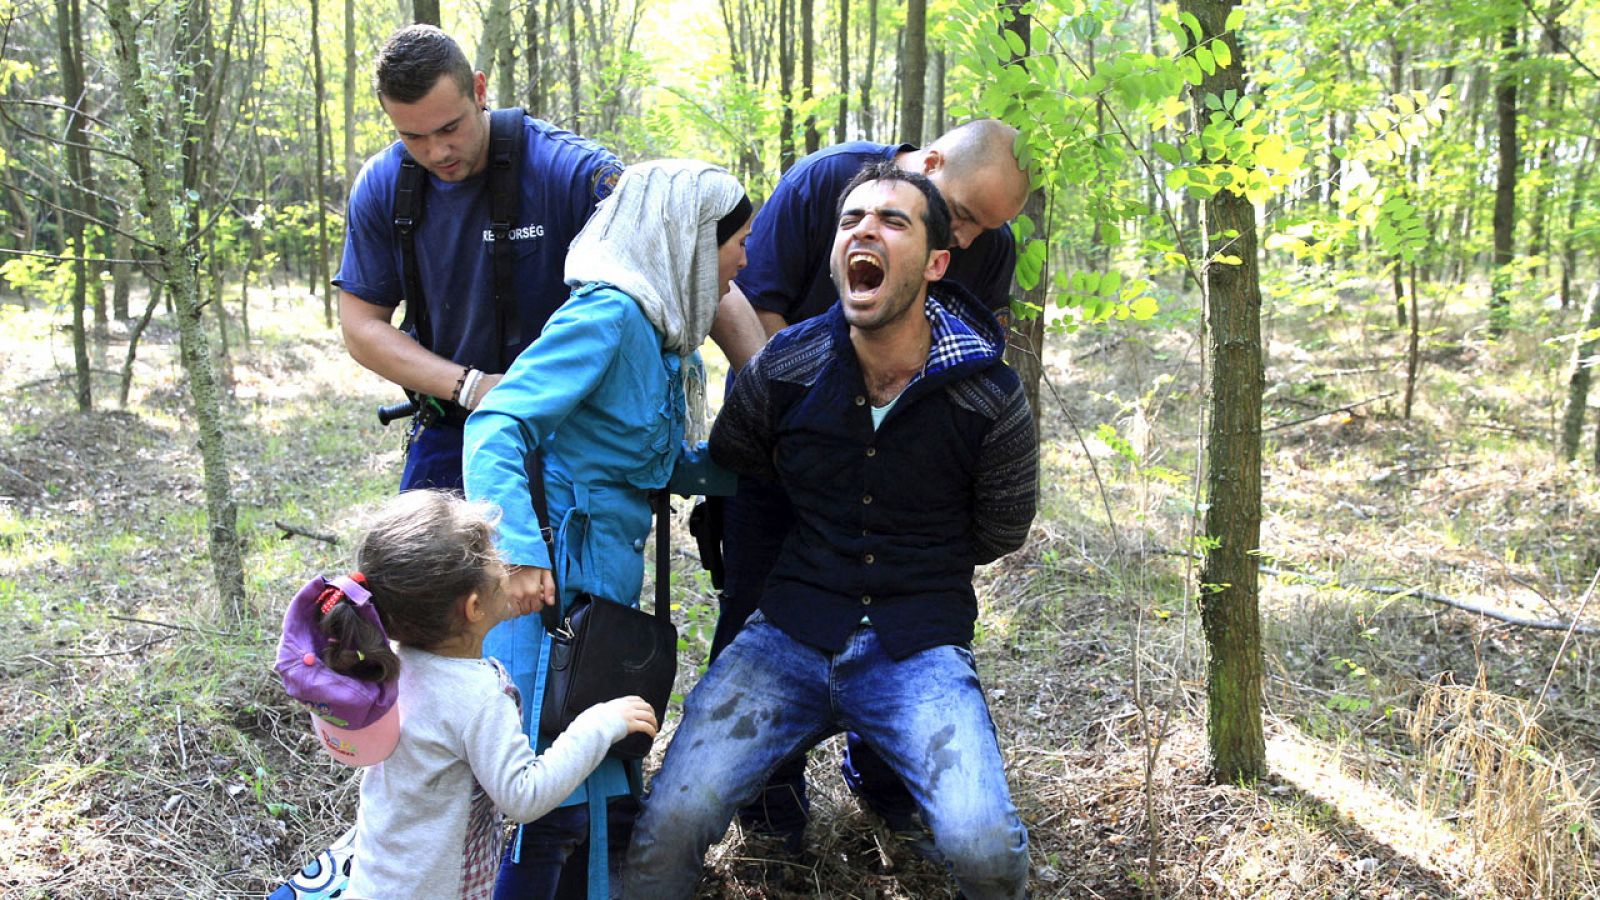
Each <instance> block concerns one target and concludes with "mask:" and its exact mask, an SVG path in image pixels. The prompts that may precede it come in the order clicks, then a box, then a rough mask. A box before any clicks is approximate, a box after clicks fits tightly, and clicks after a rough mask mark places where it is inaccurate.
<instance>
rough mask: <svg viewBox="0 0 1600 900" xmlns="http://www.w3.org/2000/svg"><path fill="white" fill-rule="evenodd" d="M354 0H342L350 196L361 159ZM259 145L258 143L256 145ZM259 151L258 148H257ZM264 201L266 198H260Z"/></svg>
mask: <svg viewBox="0 0 1600 900" xmlns="http://www.w3.org/2000/svg"><path fill="white" fill-rule="evenodd" d="M358 65H359V62H358V61H357V60H356V0H344V196H345V199H347V200H348V199H349V197H350V187H351V185H353V184H355V180H356V173H357V172H358V171H360V167H361V160H359V159H356V67H357V66H358ZM257 146H258V147H259V143H258V145H257ZM257 152H258V153H259V152H260V151H259V149H258V150H257ZM261 199H262V201H263V202H265V200H266V198H265V197H262V198H261Z"/></svg>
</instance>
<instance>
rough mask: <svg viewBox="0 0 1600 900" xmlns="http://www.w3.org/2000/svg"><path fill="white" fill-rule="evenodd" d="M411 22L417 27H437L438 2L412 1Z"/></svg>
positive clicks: (431, 0) (436, 0)
mask: <svg viewBox="0 0 1600 900" xmlns="http://www.w3.org/2000/svg"><path fill="white" fill-rule="evenodd" d="M411 21H413V22H415V23H416V24H418V25H432V26H434V27H435V28H437V27H438V26H439V0H412V2H411Z"/></svg>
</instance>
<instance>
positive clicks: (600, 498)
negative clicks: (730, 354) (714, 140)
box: [463, 160, 751, 898]
mask: <svg viewBox="0 0 1600 900" xmlns="http://www.w3.org/2000/svg"><path fill="white" fill-rule="evenodd" d="M750 216H751V206H750V201H749V199H748V198H747V197H746V196H745V194H744V190H743V188H741V187H740V185H739V182H738V181H737V180H736V179H735V178H734V177H733V176H731V175H729V174H728V173H727V172H725V171H723V170H722V169H719V168H717V167H715V166H712V165H709V164H707V163H701V162H693V161H686V160H663V161H658V162H650V163H643V164H640V165H637V166H632V167H629V168H628V169H626V170H624V172H623V174H622V178H621V180H620V181H619V182H618V183H617V187H616V190H615V192H614V193H612V195H611V196H610V197H608V198H606V199H605V200H604V201H602V202H601V203H600V205H599V206H598V207H597V208H596V209H595V212H594V215H593V216H592V217H591V218H590V219H589V223H588V225H587V226H585V228H584V229H583V231H582V232H581V233H580V234H579V235H578V237H577V238H576V239H575V240H574V241H573V242H572V246H571V248H570V249H569V251H568V254H567V271H566V281H567V284H568V285H570V286H572V288H573V291H572V296H571V297H570V298H569V299H568V300H567V302H566V303H565V304H564V305H562V307H561V308H560V309H559V310H557V311H556V313H555V315H554V316H552V317H551V318H550V321H549V323H548V324H546V325H545V327H544V331H543V333H542V334H541V335H540V336H539V339H538V340H536V341H534V342H533V344H532V345H530V346H529V347H528V349H526V350H524V351H523V352H522V355H521V356H519V357H518V358H517V360H516V362H515V363H514V364H513V365H512V366H511V369H510V371H508V372H507V373H506V375H505V378H504V379H503V380H502V381H501V382H500V383H499V384H498V385H496V386H495V388H494V390H492V391H490V392H489V394H488V395H487V396H486V397H485V398H484V399H483V401H482V402H481V403H480V404H479V406H478V409H477V411H476V412H474V413H473V414H472V416H471V418H469V419H468V420H467V426H466V441H465V464H464V466H463V472H464V475H465V481H466V492H467V496H468V497H470V498H472V499H474V500H487V501H490V502H493V503H495V504H497V505H498V506H499V507H500V509H501V510H502V511H503V518H502V519H501V520H500V526H499V536H498V544H499V549H500V552H501V554H502V556H504V558H505V560H506V562H507V563H509V564H510V565H511V566H512V567H513V568H512V571H511V575H510V576H509V579H508V585H507V589H508V591H509V592H510V595H511V600H512V602H513V603H514V604H516V606H517V608H518V609H519V610H521V611H523V612H531V611H534V610H537V609H540V608H541V607H543V606H547V605H550V604H552V603H554V602H556V598H555V596H554V591H553V588H552V579H551V572H550V570H551V569H552V567H554V568H555V571H556V574H557V575H559V578H557V579H555V581H556V583H558V584H559V587H560V592H561V600H562V606H563V608H564V607H565V606H566V605H567V604H570V603H571V602H572V600H573V598H574V597H576V596H577V595H578V594H584V593H587V594H590V595H593V596H595V597H604V598H607V599H609V600H614V601H618V602H623V603H629V604H631V605H637V604H638V597H639V591H640V588H641V587H642V586H643V582H644V554H643V549H644V545H645V537H646V535H647V534H648V533H649V531H650V504H649V497H648V492H649V491H651V490H654V489H657V488H661V487H664V486H665V485H666V484H667V481H668V478H669V477H670V476H671V474H672V469H673V465H674V463H675V461H676V460H677V459H678V456H679V449H680V447H682V446H683V445H684V443H685V439H686V438H687V439H688V441H689V442H690V443H691V445H692V443H693V442H694V441H697V440H698V439H699V438H701V437H702V436H703V432H704V429H705V421H704V419H705V375H704V372H703V370H702V369H701V367H700V360H699V356H698V354H697V353H696V350H697V348H698V347H699V346H700V344H701V343H703V342H704V341H705V338H706V335H707V333H708V332H709V331H710V329H711V322H712V318H713V317H714V315H715V313H716V310H717V303H718V301H719V299H720V298H721V297H722V295H723V294H724V293H726V292H727V290H728V282H729V281H730V280H731V279H732V278H733V276H734V275H735V274H737V273H738V271H739V270H740V269H742V268H743V267H744V264H745V255H744V241H745V236H746V235H747V234H749V232H750ZM535 449H537V450H539V451H540V453H542V455H543V460H544V481H545V493H546V497H547V502H548V506H549V516H550V524H551V526H552V527H553V528H554V529H555V532H556V540H555V558H554V559H553V560H552V559H551V558H550V554H549V553H548V552H547V551H546V548H545V543H544V540H543V538H542V537H541V535H540V531H539V523H538V519H537V517H536V516H535V514H534V512H533V509H532V506H531V504H530V503H529V492H528V481H527V475H526V474H525V470H524V468H523V460H524V457H525V455H526V454H527V453H528V452H530V451H532V450H535ZM548 648H549V639H548V635H547V634H546V632H545V630H544V627H543V625H542V623H541V621H540V619H539V617H537V616H523V617H521V618H518V619H513V620H512V621H509V622H506V623H503V624H501V625H499V626H497V627H496V628H495V629H494V630H493V631H491V632H490V633H489V636H488V638H487V639H486V640H485V642H484V647H483V652H484V655H485V656H493V657H495V658H496V659H499V660H500V661H501V663H502V664H504V665H505V666H506V668H507V669H508V671H509V672H510V674H511V677H512V680H513V681H514V682H515V683H516V685H517V688H518V690H520V691H521V693H522V705H523V725H524V728H526V729H528V731H529V734H530V735H532V736H533V737H534V739H535V740H536V741H538V743H539V745H540V746H543V744H544V743H546V741H544V740H543V739H541V738H540V737H539V727H538V711H539V705H540V699H541V698H540V697H538V696H536V694H535V690H534V688H535V676H536V675H537V674H538V673H539V672H540V671H541V670H542V669H543V668H544V667H545V665H546V662H545V654H546V652H547V651H548ZM637 765H638V764H637V763H627V764H625V763H622V762H620V761H618V760H616V759H607V760H606V762H605V763H603V764H602V765H601V767H600V769H599V770H597V771H596V772H595V774H594V775H592V776H590V778H589V780H588V781H587V782H585V784H584V787H583V788H580V789H579V790H578V791H577V792H576V793H574V794H573V795H572V797H570V798H568V800H567V801H566V804H564V805H563V806H562V807H561V808H559V809H557V810H556V811H554V812H552V813H550V814H549V815H548V816H546V817H545V818H543V819H540V820H539V821H537V822H533V823H530V824H528V825H524V826H522V827H521V828H519V829H518V831H517V834H516V836H515V837H514V838H513V840H512V842H511V844H510V846H508V847H507V849H506V853H505V857H504V860H503V862H502V864H501V868H500V876H499V882H498V884H497V886H496V892H495V896H496V897H518V898H524V897H533V898H539V897H554V896H556V895H557V886H558V884H559V885H560V894H561V896H563V897H565V896H581V895H582V894H581V893H573V889H574V887H575V883H582V882H583V880H584V878H585V876H587V884H588V888H587V892H588V894H589V896H590V897H600V898H603V897H605V896H607V893H608V890H607V882H608V881H610V880H611V879H610V878H608V875H610V874H612V873H611V872H608V869H612V868H614V865H615V863H617V862H619V861H620V859H621V856H622V854H623V853H624V852H625V851H626V849H627V835H628V832H630V831H631V829H632V824H633V815H634V813H635V812H636V810H637V803H636V801H635V799H634V797H633V792H632V790H631V788H630V784H629V782H630V778H629V775H630V773H629V771H628V770H629V769H630V768H632V769H633V772H632V773H631V774H632V776H633V779H632V780H633V782H634V784H637V783H638V771H637V768H636V767H637ZM591 794H593V795H594V797H595V799H596V801H598V800H600V799H601V798H611V802H610V815H609V816H606V815H601V816H597V817H595V819H596V820H595V821H591V817H590V815H589V813H588V811H589V810H590V809H596V810H605V809H606V805H605V804H601V803H594V804H591V803H590V802H589V797H590V795H591ZM604 819H609V827H607V824H606V823H605V822H604V821H600V820H604ZM608 832H609V834H608ZM586 840H587V841H588V842H589V853H588V854H586V855H585V854H577V855H575V854H574V853H573V851H574V850H575V849H576V848H578V847H579V846H580V845H581V844H583V843H584V841H586ZM608 849H609V850H610V853H607V852H606V850H608ZM608 857H610V859H611V862H612V865H608V864H607V858H608ZM569 861H570V863H571V864H570V865H568V862H569ZM563 867H565V873H566V874H565V877H563Z"/></svg>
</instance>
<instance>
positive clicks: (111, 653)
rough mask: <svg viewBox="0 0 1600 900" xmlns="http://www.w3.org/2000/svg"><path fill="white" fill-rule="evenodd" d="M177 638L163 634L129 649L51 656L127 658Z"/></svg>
mask: <svg viewBox="0 0 1600 900" xmlns="http://www.w3.org/2000/svg"><path fill="white" fill-rule="evenodd" d="M175 637H177V635H175V634H163V635H160V636H158V637H153V638H151V639H150V640H148V641H145V642H144V643H142V644H134V645H133V646H132V647H127V648H125V649H122V650H107V651H106V652H104V653H52V654H50V656H51V658H52V659H104V658H106V657H108V656H127V655H128V654H130V653H138V652H139V651H140V650H143V649H144V648H146V647H149V646H150V645H152V644H159V643H161V642H162V641H170V640H172V639H173V638H175Z"/></svg>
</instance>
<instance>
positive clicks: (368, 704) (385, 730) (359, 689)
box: [275, 575, 400, 766]
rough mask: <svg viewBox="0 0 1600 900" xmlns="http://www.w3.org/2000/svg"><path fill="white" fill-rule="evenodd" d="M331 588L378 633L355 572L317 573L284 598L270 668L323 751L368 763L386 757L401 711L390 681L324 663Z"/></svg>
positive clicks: (395, 738)
mask: <svg viewBox="0 0 1600 900" xmlns="http://www.w3.org/2000/svg"><path fill="white" fill-rule="evenodd" d="M330 591H337V592H338V595H337V596H335V597H334V600H335V602H336V601H337V600H338V599H347V600H349V601H350V602H351V603H353V604H354V605H355V608H356V613H357V615H359V616H361V617H362V618H363V619H366V620H367V621H369V622H371V623H372V624H373V625H376V626H377V627H378V630H379V631H380V632H381V631H383V622H382V621H381V620H380V619H379V618H378V611H377V609H375V608H374V607H373V605H372V594H371V592H369V591H368V590H367V589H366V587H365V586H364V585H363V584H362V583H361V580H359V576H354V577H350V576H340V577H338V578H334V579H331V580H330V579H326V578H323V577H322V576H320V575H319V576H317V577H316V578H313V579H311V580H310V581H308V582H306V585H305V587H302V588H301V589H300V592H299V593H297V594H295V595H294V599H293V600H291V601H290V602H289V610H288V612H286V613H284V616H283V639H282V640H281V641H279V643H278V663H277V665H276V666H275V668H276V669H277V672H278V675H279V676H281V677H282V678H283V688H284V690H285V691H287V692H288V693H289V696H290V697H293V698H294V699H296V700H298V701H300V702H301V703H303V704H305V705H306V708H307V709H309V710H310V712H311V728H312V730H313V731H315V732H316V735H317V742H318V743H320V744H321V745H322V749H323V750H325V751H327V753H328V755H329V756H331V757H333V758H334V759H335V760H337V761H339V762H342V763H344V764H345V765H350V766H370V765H372V764H374V763H379V762H382V761H383V760H385V759H387V758H388V757H389V754H391V753H393V752H394V748H395V744H397V743H398V742H399V740H400V710H399V708H398V707H397V706H396V705H395V699H396V697H397V696H398V694H399V689H398V685H397V684H396V683H395V682H393V681H388V682H374V681H363V680H361V679H359V678H352V677H351V676H349V675H344V674H341V673H339V672H335V671H334V670H332V669H330V668H328V665H327V663H325V662H323V651H325V650H326V649H327V647H328V643H329V640H328V636H327V635H325V634H323V633H322V615H323V613H322V608H323V600H324V599H325V598H326V597H328V596H330V593H329V592H330ZM330 605H331V604H330Z"/></svg>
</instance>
